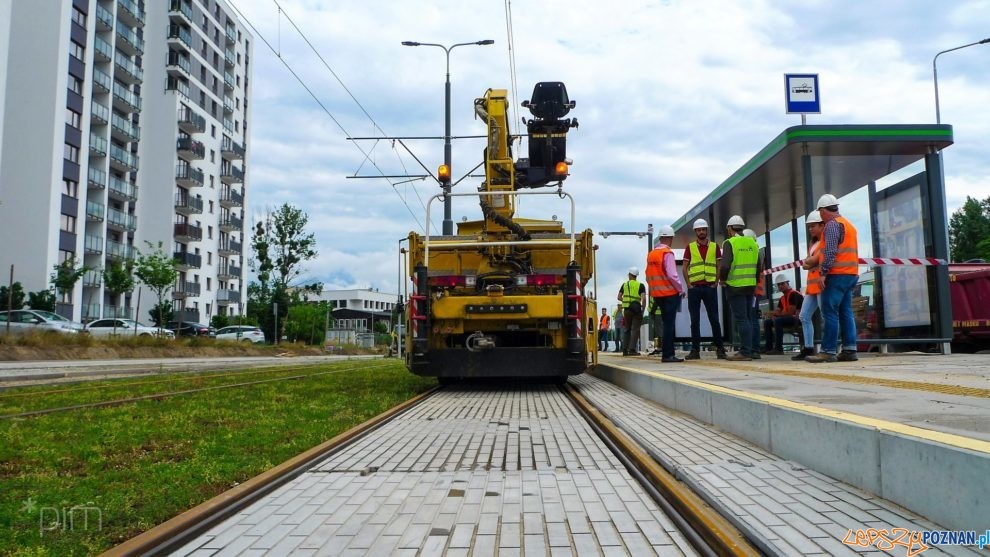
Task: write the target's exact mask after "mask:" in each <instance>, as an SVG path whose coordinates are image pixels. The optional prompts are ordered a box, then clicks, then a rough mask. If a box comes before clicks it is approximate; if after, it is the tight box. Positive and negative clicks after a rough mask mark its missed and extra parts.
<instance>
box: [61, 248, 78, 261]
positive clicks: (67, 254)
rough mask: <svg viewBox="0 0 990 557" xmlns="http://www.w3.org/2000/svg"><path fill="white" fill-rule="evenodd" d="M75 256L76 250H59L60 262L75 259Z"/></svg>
mask: <svg viewBox="0 0 990 557" xmlns="http://www.w3.org/2000/svg"><path fill="white" fill-rule="evenodd" d="M75 257H76V254H75V252H72V251H65V250H64V249H60V250H58V262H59V263H65V262H66V261H70V260H72V259H74V258H75Z"/></svg>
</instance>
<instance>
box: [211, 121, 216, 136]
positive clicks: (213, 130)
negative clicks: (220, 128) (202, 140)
mask: <svg viewBox="0 0 990 557" xmlns="http://www.w3.org/2000/svg"><path fill="white" fill-rule="evenodd" d="M210 137H212V138H214V139H216V137H217V125H216V124H211V125H210Z"/></svg>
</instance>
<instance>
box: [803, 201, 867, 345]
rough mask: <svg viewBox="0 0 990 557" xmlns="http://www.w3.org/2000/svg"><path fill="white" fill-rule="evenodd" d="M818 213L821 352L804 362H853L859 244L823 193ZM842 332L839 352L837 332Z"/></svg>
mask: <svg viewBox="0 0 990 557" xmlns="http://www.w3.org/2000/svg"><path fill="white" fill-rule="evenodd" d="M818 212H819V213H820V214H821V217H822V220H823V221H824V222H825V228H824V230H823V231H822V234H823V236H824V238H825V239H824V241H823V248H822V263H821V267H820V272H821V275H822V277H824V279H825V285H824V287H823V288H822V297H821V304H822V321H824V325H825V326H824V328H823V330H822V350H821V352H819V353H817V354H815V355H814V356H808V357H807V358H805V359H804V360H805V361H806V362H811V363H822V362H834V361H837V360H838V361H840V362H855V361H856V360H857V359H859V358H858V357H857V355H856V318H855V317H854V316H853V310H852V292H853V289H854V288H855V287H856V282H857V280H859V241H858V239H857V236H856V227H854V226H853V225H852V223H851V222H849V220H848V219H846V218H845V217H843V216H842V215H840V214H839V201H838V200H837V199H836V198H835V196H834V195H832V194H830V193H826V194H825V195H823V196H821V198H819V199H818ZM840 328H841V329H842V352H841V353H838V354H837V352H838V348H839V329H840Z"/></svg>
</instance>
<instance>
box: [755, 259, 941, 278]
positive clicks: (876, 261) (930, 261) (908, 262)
mask: <svg viewBox="0 0 990 557" xmlns="http://www.w3.org/2000/svg"><path fill="white" fill-rule="evenodd" d="M803 263H804V259H798V260H797V261H792V262H790V263H784V264H783V265H778V266H776V267H773V268H771V269H767V270H765V271H763V274H764V275H769V274H771V273H776V272H777V271H786V270H787V269H794V268H795V267H800V266H801V265H802V264H803ZM859 264H860V265H869V266H871V267H874V266H877V265H925V266H928V265H948V264H949V263H948V262H947V261H946V260H945V259H936V258H934V257H860V258H859Z"/></svg>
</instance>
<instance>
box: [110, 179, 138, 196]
mask: <svg viewBox="0 0 990 557" xmlns="http://www.w3.org/2000/svg"><path fill="white" fill-rule="evenodd" d="M109 194H110V197H113V198H115V199H119V200H121V201H137V194H138V187H137V186H135V185H134V184H132V183H130V182H127V181H125V180H121V179H120V178H118V177H116V176H111V177H110V192H109Z"/></svg>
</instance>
